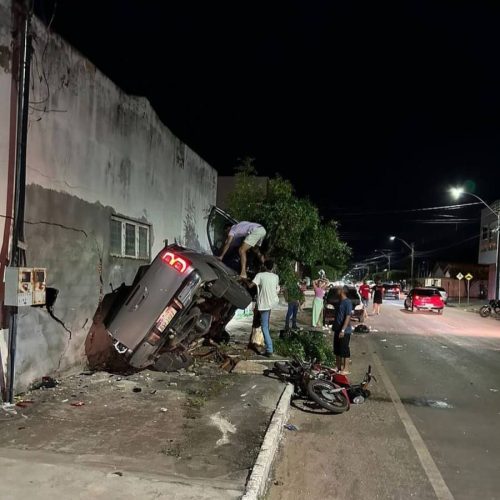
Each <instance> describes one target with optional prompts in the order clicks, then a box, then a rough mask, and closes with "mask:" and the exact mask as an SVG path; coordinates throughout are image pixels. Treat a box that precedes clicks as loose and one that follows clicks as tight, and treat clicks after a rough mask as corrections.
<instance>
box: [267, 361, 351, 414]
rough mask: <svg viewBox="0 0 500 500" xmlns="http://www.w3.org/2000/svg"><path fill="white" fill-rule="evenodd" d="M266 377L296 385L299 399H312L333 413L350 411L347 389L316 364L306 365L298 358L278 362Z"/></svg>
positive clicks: (268, 371)
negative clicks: (269, 376)
mask: <svg viewBox="0 0 500 500" xmlns="http://www.w3.org/2000/svg"><path fill="white" fill-rule="evenodd" d="M264 374H265V375H271V374H273V375H275V376H277V377H278V378H279V379H280V380H281V381H283V382H290V383H292V384H293V385H294V388H295V394H296V396H298V397H303V398H310V399H312V400H313V401H314V402H315V403H317V404H318V405H319V406H321V407H322V408H324V409H325V410H328V411H330V412H331V413H343V412H345V411H346V410H348V409H349V397H348V395H347V391H346V389H345V388H343V387H340V386H339V385H336V384H335V383H333V382H332V381H330V380H327V378H326V377H325V372H324V371H323V370H322V369H320V368H319V367H318V365H316V367H315V366H314V362H312V363H305V362H303V361H301V360H300V359H299V358H297V357H296V356H294V357H293V359H292V361H285V362H278V361H277V362H276V363H274V366H273V368H272V369H270V370H265V372H264Z"/></svg>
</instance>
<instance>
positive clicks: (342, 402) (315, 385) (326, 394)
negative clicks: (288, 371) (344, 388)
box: [307, 379, 349, 413]
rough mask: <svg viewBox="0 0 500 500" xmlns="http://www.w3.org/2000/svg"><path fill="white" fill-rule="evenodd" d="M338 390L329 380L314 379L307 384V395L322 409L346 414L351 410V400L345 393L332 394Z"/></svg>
mask: <svg viewBox="0 0 500 500" xmlns="http://www.w3.org/2000/svg"><path fill="white" fill-rule="evenodd" d="M337 388H338V387H337V386H335V385H334V384H332V383H331V382H328V380H316V379H313V380H310V381H309V383H308V384H307V393H308V395H309V397H310V398H311V399H312V400H313V401H314V402H315V403H317V404H319V405H320V406H321V408H324V409H325V410H328V411H331V412H332V413H344V412H345V411H346V410H347V409H348V408H349V399H348V398H347V397H346V396H345V394H344V393H343V392H332V389H337Z"/></svg>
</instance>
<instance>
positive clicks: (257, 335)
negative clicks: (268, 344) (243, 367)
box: [250, 326, 265, 347]
mask: <svg viewBox="0 0 500 500" xmlns="http://www.w3.org/2000/svg"><path fill="white" fill-rule="evenodd" d="M250 344H253V345H255V346H258V347H264V345H265V344H264V334H263V333H262V328H261V327H260V326H258V327H256V328H252V335H251V336H250Z"/></svg>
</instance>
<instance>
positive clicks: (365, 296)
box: [359, 280, 371, 318]
mask: <svg viewBox="0 0 500 500" xmlns="http://www.w3.org/2000/svg"><path fill="white" fill-rule="evenodd" d="M359 294H360V295H361V302H362V303H363V306H364V310H365V311H364V316H365V318H366V316H368V301H369V300H370V294H371V289H370V285H368V283H367V282H366V280H365V281H363V284H362V285H361V286H360V287H359Z"/></svg>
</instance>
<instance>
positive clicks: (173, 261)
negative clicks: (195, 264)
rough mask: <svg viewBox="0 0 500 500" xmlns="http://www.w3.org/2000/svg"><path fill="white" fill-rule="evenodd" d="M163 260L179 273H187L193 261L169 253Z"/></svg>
mask: <svg viewBox="0 0 500 500" xmlns="http://www.w3.org/2000/svg"><path fill="white" fill-rule="evenodd" d="M161 260H162V261H163V262H165V264H167V265H168V266H170V267H173V268H174V269H175V270H176V271H179V272H180V273H185V272H186V270H187V269H188V267H189V266H190V265H191V261H190V260H188V259H186V258H184V257H179V256H178V255H176V254H175V253H174V252H171V251H168V252H165V253H164V254H163V255H162V256H161Z"/></svg>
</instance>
